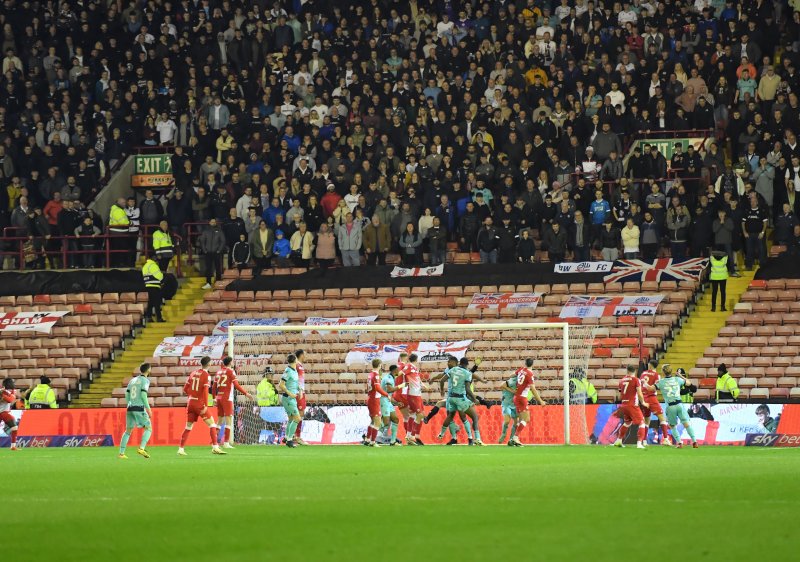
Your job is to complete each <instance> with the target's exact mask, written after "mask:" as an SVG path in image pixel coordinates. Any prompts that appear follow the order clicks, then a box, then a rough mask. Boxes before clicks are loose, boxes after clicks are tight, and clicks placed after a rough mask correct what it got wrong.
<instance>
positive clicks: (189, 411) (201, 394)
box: [178, 356, 225, 457]
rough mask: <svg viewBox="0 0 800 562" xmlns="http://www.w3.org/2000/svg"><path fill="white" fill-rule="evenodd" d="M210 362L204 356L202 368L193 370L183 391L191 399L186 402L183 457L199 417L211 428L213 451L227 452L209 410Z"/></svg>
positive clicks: (180, 450)
mask: <svg viewBox="0 0 800 562" xmlns="http://www.w3.org/2000/svg"><path fill="white" fill-rule="evenodd" d="M210 363H211V358H210V357H208V356H205V357H203V358H202V359H201V360H200V368H199V369H196V370H194V371H192V372H191V374H189V378H187V379H186V384H184V385H183V392H184V393H186V395H187V396H188V397H189V401H188V402H187V403H186V429H184V430H183V435H181V446H180V447H179V448H178V455H179V456H181V457H185V456H186V451H184V450H183V447H184V445H186V439H188V438H189V434H190V433H191V432H192V426H193V425H194V422H196V421H197V420H198V418H199V419H202V420H203V421H204V422H205V423H206V425H207V426H208V427H209V429H210V430H211V452H212V453H213V454H215V455H224V454H225V451H223V450H222V449H220V448H219V443H218V442H217V432H218V428H217V424H216V423H214V418H212V417H211V414H210V413H209V412H208V390H209V388H210V387H211V375H209V374H208V370H207V369H208V365H209V364H210Z"/></svg>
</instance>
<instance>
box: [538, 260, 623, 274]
mask: <svg viewBox="0 0 800 562" xmlns="http://www.w3.org/2000/svg"><path fill="white" fill-rule="evenodd" d="M613 266H614V262H610V261H578V262H563V263H557V264H556V265H555V267H554V269H553V271H555V272H556V273H606V272H607V271H611V268H612V267H613Z"/></svg>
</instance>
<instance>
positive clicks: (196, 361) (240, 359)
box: [178, 354, 272, 368]
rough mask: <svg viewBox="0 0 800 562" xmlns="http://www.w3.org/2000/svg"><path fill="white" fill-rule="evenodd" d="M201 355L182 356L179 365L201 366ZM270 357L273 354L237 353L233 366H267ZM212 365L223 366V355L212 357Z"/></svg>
mask: <svg viewBox="0 0 800 562" xmlns="http://www.w3.org/2000/svg"><path fill="white" fill-rule="evenodd" d="M200 359H202V356H200V357H181V358H180V359H178V365H180V366H181V367H199V366H200ZM270 359H272V355H269V354H264V355H237V356H236V357H234V358H233V366H234V367H236V368H239V367H250V366H253V367H265V366H267V365H269V362H270ZM211 365H213V366H214V367H221V366H222V357H220V358H218V359H212V360H211Z"/></svg>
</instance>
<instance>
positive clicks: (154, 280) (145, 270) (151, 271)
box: [142, 259, 164, 288]
mask: <svg viewBox="0 0 800 562" xmlns="http://www.w3.org/2000/svg"><path fill="white" fill-rule="evenodd" d="M142 277H143V278H144V286H145V287H155V288H161V280H162V279H164V274H163V273H161V269H159V267H158V264H157V263H156V262H154V261H153V260H152V259H148V260H147V261H146V262H144V265H143V266H142Z"/></svg>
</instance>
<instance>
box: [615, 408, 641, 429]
mask: <svg viewBox="0 0 800 562" xmlns="http://www.w3.org/2000/svg"><path fill="white" fill-rule="evenodd" d="M616 414H617V416H618V417H620V418H622V420H623V421H624V422H625V423H629V424H630V423H632V424H635V425H640V424H642V423H644V416H642V410H641V409H640V408H638V407H636V406H634V405H633V404H620V407H619V408H618V409H617V411H616Z"/></svg>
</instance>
